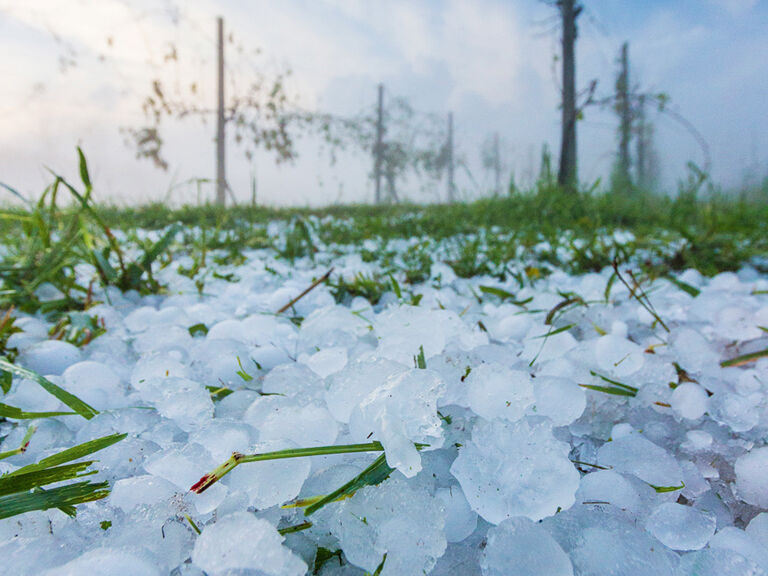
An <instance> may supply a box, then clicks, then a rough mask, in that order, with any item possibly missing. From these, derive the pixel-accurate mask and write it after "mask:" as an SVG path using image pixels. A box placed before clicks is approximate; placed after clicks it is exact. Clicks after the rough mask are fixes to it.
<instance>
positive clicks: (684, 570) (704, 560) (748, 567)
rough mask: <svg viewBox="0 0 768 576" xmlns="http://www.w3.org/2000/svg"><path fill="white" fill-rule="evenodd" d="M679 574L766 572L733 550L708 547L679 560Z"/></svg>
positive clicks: (757, 575) (753, 575)
mask: <svg viewBox="0 0 768 576" xmlns="http://www.w3.org/2000/svg"><path fill="white" fill-rule="evenodd" d="M678 574H679V575H680V576H766V575H768V572H766V571H765V570H763V569H762V568H760V566H758V565H757V564H755V563H754V562H752V561H751V560H747V559H746V558H744V556H742V555H741V554H739V553H738V552H734V551H733V550H724V549H719V548H708V549H706V550H699V551H698V552H693V553H691V554H686V555H685V556H683V558H682V559H681V560H680V568H679V570H678Z"/></svg>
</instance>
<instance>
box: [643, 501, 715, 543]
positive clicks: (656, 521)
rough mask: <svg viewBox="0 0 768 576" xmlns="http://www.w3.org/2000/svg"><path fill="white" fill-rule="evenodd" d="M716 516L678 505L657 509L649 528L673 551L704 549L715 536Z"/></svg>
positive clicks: (646, 523)
mask: <svg viewBox="0 0 768 576" xmlns="http://www.w3.org/2000/svg"><path fill="white" fill-rule="evenodd" d="M715 524H716V522H715V516H714V515H713V514H710V513H708V512H702V511H701V510H697V509H696V508H692V507H690V506H683V505H682V504H678V503H676V502H665V503H664V504H660V505H659V506H657V507H656V508H655V509H654V510H653V512H651V515H650V516H649V517H648V519H647V520H646V521H645V528H646V530H648V532H650V533H651V534H653V535H654V536H655V537H656V538H657V539H658V540H659V541H660V542H661V543H662V544H664V545H665V546H667V547H668V548H672V549H673V550H700V549H702V548H704V546H706V545H707V542H709V539H710V538H712V535H713V534H714V533H715Z"/></svg>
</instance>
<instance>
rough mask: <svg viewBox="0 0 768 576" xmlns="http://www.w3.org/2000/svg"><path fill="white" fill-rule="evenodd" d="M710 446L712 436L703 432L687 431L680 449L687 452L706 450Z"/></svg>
mask: <svg viewBox="0 0 768 576" xmlns="http://www.w3.org/2000/svg"><path fill="white" fill-rule="evenodd" d="M710 446H712V434H710V433H709V432H706V431H704V430H688V432H686V433H685V442H683V443H682V444H681V445H680V447H681V448H683V449H684V450H688V451H689V452H698V451H699V450H706V449H708V448H709V447H710Z"/></svg>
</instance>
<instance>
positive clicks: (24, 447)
mask: <svg viewBox="0 0 768 576" xmlns="http://www.w3.org/2000/svg"><path fill="white" fill-rule="evenodd" d="M36 431H37V426H30V427H29V428H27V433H26V434H24V438H22V440H21V444H20V445H19V447H18V448H14V449H13V450H8V451H6V452H0V460H4V459H6V458H10V457H11V456H16V455H17V454H24V452H26V451H27V448H28V447H29V442H30V440H31V439H32V435H33V434H34V433H35V432H36Z"/></svg>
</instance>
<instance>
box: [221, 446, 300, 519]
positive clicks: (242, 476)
mask: <svg viewBox="0 0 768 576" xmlns="http://www.w3.org/2000/svg"><path fill="white" fill-rule="evenodd" d="M287 448H297V446H295V445H293V444H290V443H287V442H281V443H279V444H277V443H269V444H266V443H259V444H256V445H255V446H254V447H253V448H252V450H251V451H252V452H272V451H275V450H283V449H287ZM311 465H312V464H311V462H310V459H309V458H286V459H282V460H266V461H263V462H248V463H245V464H241V465H240V466H238V467H237V468H235V469H234V470H233V471H232V472H231V473H229V474H228V475H227V476H226V478H225V482H228V484H229V487H230V489H232V490H241V491H243V492H245V493H246V494H248V500H249V503H250V505H251V506H255V507H256V508H270V507H272V506H277V505H279V504H284V503H286V502H288V501H289V500H291V499H293V498H295V497H296V496H297V495H298V494H299V491H300V490H301V487H302V486H303V484H304V480H306V479H307V477H308V476H309V471H310V468H311Z"/></svg>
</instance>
